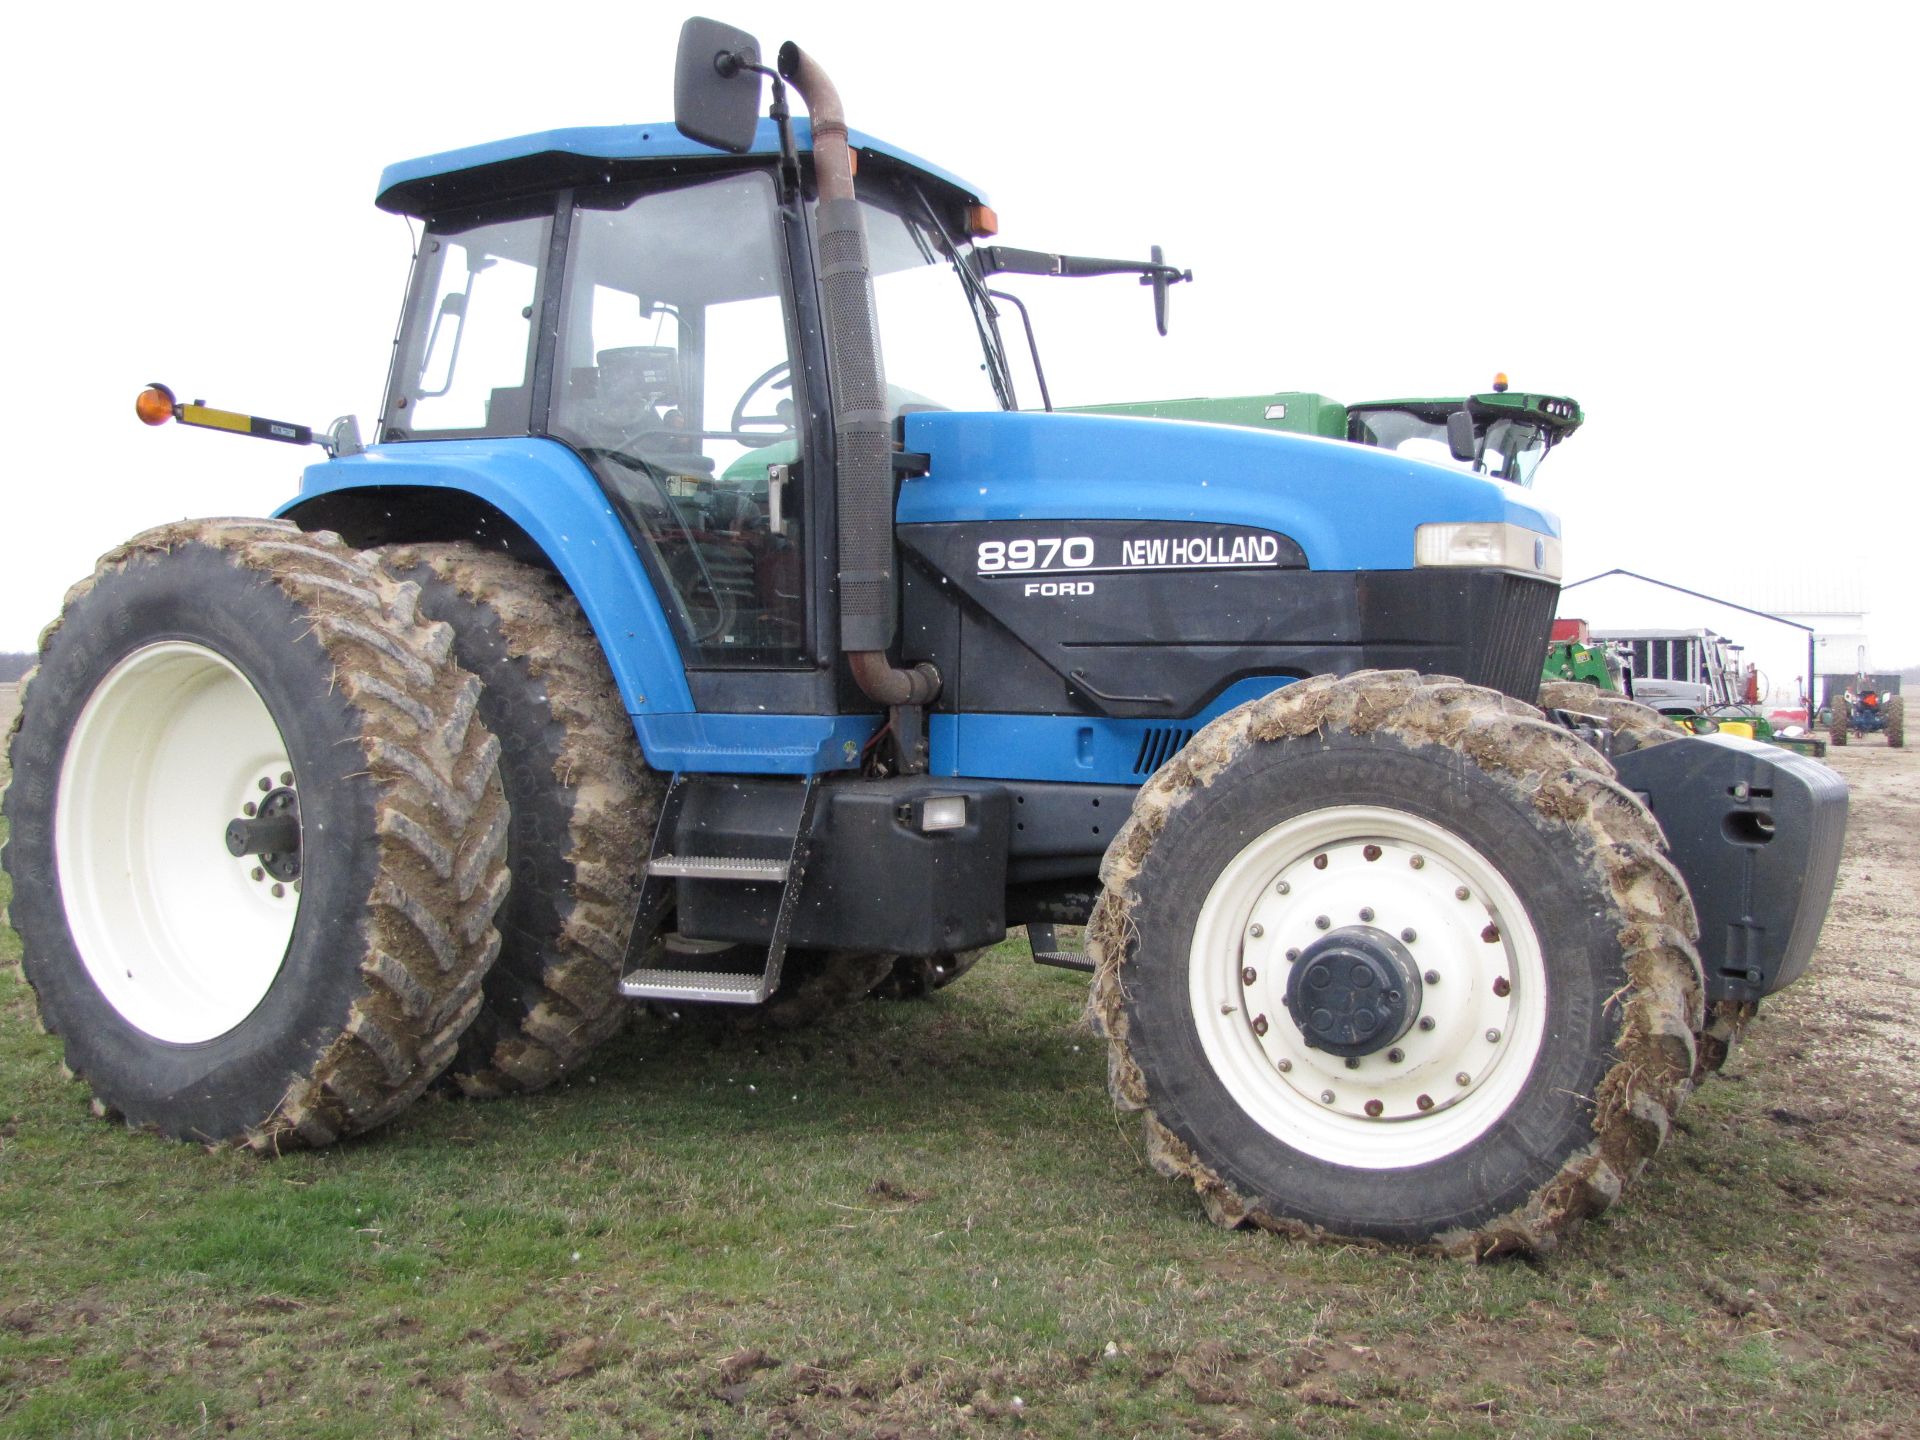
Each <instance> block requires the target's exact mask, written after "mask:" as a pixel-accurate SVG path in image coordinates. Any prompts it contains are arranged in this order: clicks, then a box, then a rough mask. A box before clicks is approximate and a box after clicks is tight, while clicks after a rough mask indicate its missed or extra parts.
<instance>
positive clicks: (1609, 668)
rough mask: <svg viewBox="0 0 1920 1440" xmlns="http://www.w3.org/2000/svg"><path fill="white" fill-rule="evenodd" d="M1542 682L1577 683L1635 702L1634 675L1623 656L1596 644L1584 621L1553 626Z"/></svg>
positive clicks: (1563, 622) (1607, 647) (1616, 651)
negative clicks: (1560, 681) (1622, 696)
mask: <svg viewBox="0 0 1920 1440" xmlns="http://www.w3.org/2000/svg"><path fill="white" fill-rule="evenodd" d="M1540 678H1541V679H1542V680H1543V681H1545V680H1571V681H1576V682H1578V683H1580V684H1585V685H1592V686H1593V687H1594V688H1596V689H1599V690H1607V691H1611V692H1613V693H1614V694H1618V695H1625V696H1626V697H1627V698H1628V699H1629V700H1631V699H1633V698H1634V694H1633V672H1632V671H1631V670H1630V669H1629V668H1628V667H1627V665H1626V664H1625V663H1624V662H1623V660H1622V657H1621V652H1620V651H1619V650H1618V649H1616V648H1615V647H1614V646H1611V645H1607V644H1604V643H1601V644H1595V643H1594V640H1593V637H1592V636H1591V635H1590V634H1589V633H1588V631H1587V622H1586V621H1584V620H1555V621H1554V622H1553V630H1552V632H1551V638H1550V640H1549V643H1548V645H1547V662H1546V664H1545V665H1544V666H1542V667H1541V671H1540Z"/></svg>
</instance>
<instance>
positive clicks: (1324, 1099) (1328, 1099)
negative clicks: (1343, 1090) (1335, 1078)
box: [1320, 1090, 1333, 1105]
mask: <svg viewBox="0 0 1920 1440" xmlns="http://www.w3.org/2000/svg"><path fill="white" fill-rule="evenodd" d="M1320 1103H1321V1104H1322V1105H1331V1104H1332V1103H1333V1092H1332V1091H1331V1090H1322V1091H1321V1092H1320Z"/></svg>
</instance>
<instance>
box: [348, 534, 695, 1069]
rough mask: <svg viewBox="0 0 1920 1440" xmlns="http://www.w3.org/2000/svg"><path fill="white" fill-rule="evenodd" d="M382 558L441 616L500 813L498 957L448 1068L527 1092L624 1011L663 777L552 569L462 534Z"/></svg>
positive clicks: (577, 1057)
mask: <svg viewBox="0 0 1920 1440" xmlns="http://www.w3.org/2000/svg"><path fill="white" fill-rule="evenodd" d="M385 559H386V563H387V565H388V567H389V568H391V569H392V570H393V571H394V573H395V574H397V575H399V576H401V577H403V578H404V579H408V580H411V581H414V582H415V583H417V584H418V585H419V586H420V597H421V598H420V607H421V609H422V610H423V611H424V612H425V613H426V614H428V615H431V616H432V617H433V618H435V619H437V620H444V621H446V622H447V623H448V624H450V625H452V626H453V631H454V654H455V655H456V656H457V657H458V659H459V661H460V663H461V664H462V665H464V666H465V667H466V668H467V669H469V670H471V671H473V672H474V674H476V675H477V676H479V677H480V680H481V682H482V684H483V686H484V689H483V690H482V691H481V696H480V718H481V719H482V720H483V721H485V722H486V724H487V726H488V728H489V729H491V730H492V731H493V733H494V734H495V735H496V736H498V737H499V739H500V742H501V745H502V747H503V755H502V760H501V764H500V773H501V778H502V780H503V781H504V782H505V785H506V794H507V801H508V804H509V805H510V806H511V809H512V816H513V818H512V823H511V825H510V826H509V828H508V831H507V860H508V864H509V865H510V867H511V868H512V871H513V889H512V891H511V892H510V893H509V895H508V897H507V903H506V905H505V907H504V908H503V909H502V910H501V912H500V933H501V950H500V958H499V959H498V960H497V961H496V962H495V963H494V966H493V968H492V970H491V971H489V972H488V975H487V980H486V986H485V992H484V993H485V996H486V999H485V1003H484V1005H483V1006H482V1008H481V1011H480V1014H479V1016H478V1017H477V1018H476V1019H475V1021H474V1023H473V1025H472V1027H471V1028H470V1029H469V1030H468V1031H467V1033H466V1035H465V1036H464V1037H462V1039H461V1042H460V1050H459V1053H458V1054H457V1055H456V1056H455V1058H454V1061H453V1064H452V1066H451V1068H450V1070H449V1072H448V1073H449V1075H450V1078H451V1079H452V1080H453V1082H454V1083H455V1084H456V1085H458V1086H459V1087H460V1089H461V1090H462V1091H463V1092H465V1093H466V1094H468V1095H471V1096H476V1097H484V1096H493V1095H500V1094H505V1093H508V1092H512V1091H520V1090H536V1089H539V1088H540V1087H542V1086H545V1085H549V1084H552V1083H553V1082H555V1081H556V1080H559V1079H561V1078H563V1077H565V1076H566V1075H567V1074H568V1073H569V1072H570V1071H573V1070H574V1069H576V1068H577V1067H578V1066H579V1065H580V1064H581V1063H582V1062H584V1061H585V1060H586V1059H587V1057H588V1056H589V1055H590V1054H591V1053H592V1052H593V1050H594V1049H595V1048H596V1047H597V1046H599V1045H600V1044H601V1043H602V1042H603V1041H605V1040H606V1039H608V1038H609V1037H610V1036H612V1035H614V1034H615V1033H616V1032H617V1031H618V1030H619V1029H620V1027H621V1026H622V1024H623V1023H624V1022H625V1020H626V1018H627V1015H628V1013H629V1010H630V1006H629V1004H628V1002H627V1001H625V1000H623V999H622V998H621V997H620V994H619V984H620V967H621V964H622V962H623V960H624V959H625V955H626V947H627V936H628V933H629V931H630V930H631V928H632V925H633V917H634V906H635V902H636V899H637V897H638V895H639V890H640V882H641V870H642V867H643V866H644V865H645V863H646V855H647V845H648V842H649V841H650V840H651V839H652V838H653V828H654V823H655V820H656V818H657V815H658V811H659V803H660V795H661V793H662V790H663V788H664V787H663V786H662V784H661V781H660V779H659V777H658V776H656V775H654V774H653V773H652V772H651V771H649V770H648V769H647V767H646V763H645V761H644V759H643V758H642V756H641V754H640V746H639V743H638V741H637V740H636V739H635V738H634V733H633V722H632V721H631V720H630V719H629V718H628V716H627V712H626V707H625V705H624V704H622V703H621V700H620V692H619V690H618V688H617V687H616V686H615V684H614V680H613V675H612V673H611V672H610V671H609V670H608V668H607V663H606V660H605V658H604V657H603V656H602V654H601V651H600V643H599V641H598V640H597V639H596V638H595V636H594V633H593V628H592V627H591V626H590V625H589V624H588V623H587V619H586V616H585V615H584V614H582V613H581V610H580V607H579V605H578V604H577V603H576V602H575V600H574V598H573V596H572V595H571V594H570V593H569V592H568V590H567V588H566V586H565V585H564V584H563V583H562V582H561V581H560V580H559V578H558V577H557V576H555V575H553V574H552V573H551V572H549V571H546V570H541V569H536V568H535V567H533V566H531V565H525V564H522V563H520V562H519V561H517V560H514V559H513V558H511V557H510V556H507V555H503V554H500V553H498V552H495V551H486V550H482V549H480V548H479V547H477V546H475V545H470V544H421V545H404V546H396V547H393V548H391V549H389V550H388V551H387V552H385Z"/></svg>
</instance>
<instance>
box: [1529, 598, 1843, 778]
mask: <svg viewBox="0 0 1920 1440" xmlns="http://www.w3.org/2000/svg"><path fill="white" fill-rule="evenodd" d="M1592 640H1593V642H1594V643H1595V644H1596V645H1605V646H1607V647H1609V648H1611V649H1612V650H1613V651H1614V652H1615V653H1616V654H1617V655H1618V656H1619V657H1620V663H1621V665H1622V667H1623V668H1624V671H1625V673H1626V676H1627V677H1628V678H1627V680H1626V683H1625V684H1624V685H1621V686H1616V687H1615V688H1620V689H1624V690H1626V691H1627V692H1628V693H1630V694H1631V695H1632V696H1633V698H1634V699H1636V700H1638V701H1639V702H1640V703H1641V704H1643V705H1646V706H1648V707H1649V708H1651V709H1654V710H1657V711H1658V712H1659V713H1660V714H1662V715H1665V716H1667V717H1668V718H1669V719H1671V720H1673V721H1674V722H1675V723H1676V724H1678V725H1681V726H1684V727H1685V728H1687V729H1689V730H1692V731H1693V732H1694V733H1696V734H1703V735H1704V734H1710V733H1714V732H1724V733H1731V734H1736V735H1743V736H1746V737H1747V738H1749V739H1754V740H1760V741H1764V742H1766V743H1768V744H1773V745H1780V746H1784V747H1787V748H1789V749H1795V750H1805V751H1807V752H1808V753H1810V754H1813V755H1815V756H1820V755H1825V754H1826V753H1827V742H1826V741H1825V740H1824V739H1822V738H1821V737H1819V736H1817V735H1814V734H1813V733H1812V727H1811V726H1809V727H1808V729H1807V731H1806V733H1799V732H1798V727H1797V726H1795V727H1779V726H1776V725H1775V724H1774V723H1773V719H1772V717H1770V716H1769V715H1768V714H1767V713H1766V711H1765V709H1764V708H1763V707H1762V706H1761V704H1760V699H1761V693H1762V690H1763V688H1764V686H1763V683H1762V680H1761V677H1760V675H1759V672H1758V671H1757V670H1756V669H1755V668H1754V667H1753V666H1752V665H1751V664H1743V663H1742V662H1741V659H1740V655H1741V651H1742V648H1743V647H1741V646H1739V645H1736V644H1735V643H1734V642H1733V641H1731V640H1729V639H1727V637H1726V636H1724V635H1720V634H1718V633H1716V632H1715V631H1712V630H1705V629H1696V630H1595V631H1593V632H1592ZM1554 664H1555V659H1554V657H1553V656H1552V655H1551V654H1550V655H1549V658H1548V677H1547V678H1549V679H1551V678H1553V675H1552V670H1553V667H1554Z"/></svg>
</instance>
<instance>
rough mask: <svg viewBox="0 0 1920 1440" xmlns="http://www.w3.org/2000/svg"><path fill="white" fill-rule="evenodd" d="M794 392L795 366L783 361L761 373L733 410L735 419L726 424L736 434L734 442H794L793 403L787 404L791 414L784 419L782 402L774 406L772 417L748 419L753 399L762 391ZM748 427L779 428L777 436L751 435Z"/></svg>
mask: <svg viewBox="0 0 1920 1440" xmlns="http://www.w3.org/2000/svg"><path fill="white" fill-rule="evenodd" d="M792 388H793V366H792V364H791V363H790V362H788V361H785V360H782V361H781V362H780V363H779V364H778V365H775V366H773V367H772V368H771V369H769V370H765V371H763V372H761V374H760V375H759V376H758V377H756V378H755V380H754V382H753V383H752V384H751V385H749V386H747V388H746V389H745V390H743V391H741V392H740V399H739V400H738V402H736V403H735V405H734V407H733V416H732V418H731V419H730V420H729V421H728V422H727V424H728V428H729V429H731V430H732V431H733V432H734V436H735V438H736V439H739V438H741V437H743V436H744V437H745V438H747V439H754V440H763V441H765V440H790V439H792V438H793V435H794V425H793V413H792V410H793V402H792V401H791V400H788V401H786V402H785V403H786V405H787V411H788V413H787V414H785V415H782V414H780V413H779V407H780V402H778V401H776V402H775V404H774V413H773V414H771V415H749V414H748V413H747V407H748V406H749V405H750V404H751V403H752V401H753V398H754V397H755V396H756V395H758V394H759V393H760V392H761V391H762V390H767V389H773V390H790V389H792ZM749 425H772V426H775V427H776V429H777V433H775V434H766V433H764V432H759V433H753V432H749V431H748V430H747V427H748V426H749Z"/></svg>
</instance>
